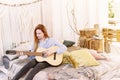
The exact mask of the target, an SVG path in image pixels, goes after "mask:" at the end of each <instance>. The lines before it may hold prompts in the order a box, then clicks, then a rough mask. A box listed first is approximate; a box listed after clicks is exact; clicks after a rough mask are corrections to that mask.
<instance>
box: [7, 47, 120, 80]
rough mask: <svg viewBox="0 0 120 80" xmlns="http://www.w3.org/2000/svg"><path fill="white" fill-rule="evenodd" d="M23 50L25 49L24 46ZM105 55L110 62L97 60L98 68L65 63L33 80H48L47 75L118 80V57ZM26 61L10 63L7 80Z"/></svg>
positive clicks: (71, 79) (62, 79) (64, 78)
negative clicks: (75, 66) (76, 66)
mask: <svg viewBox="0 0 120 80" xmlns="http://www.w3.org/2000/svg"><path fill="white" fill-rule="evenodd" d="M24 48H27V47H25V45H24ZM17 49H20V48H17ZM27 49H28V48H27ZM78 49H80V48H79V47H76V46H72V47H69V48H68V51H73V50H78ZM22 50H23V46H22ZM24 50H25V49H24ZM105 54H106V53H105ZM107 55H108V56H109V57H110V58H111V61H105V60H98V62H99V63H100V65H99V66H89V67H86V66H81V67H78V68H74V66H73V65H72V64H69V63H66V64H62V65H61V66H59V67H49V68H46V69H44V70H42V71H40V72H39V73H38V74H36V76H35V77H34V79H33V80H38V79H39V80H48V79H47V75H48V74H49V73H50V74H52V75H53V76H54V78H56V79H57V80H120V75H119V73H120V62H119V60H120V59H119V57H120V56H119V55H114V53H112V52H111V53H110V54H107ZM28 61H29V60H28V59H27V58H26V59H19V58H18V59H15V60H13V61H11V62H10V67H9V69H8V72H7V73H6V74H7V75H8V78H12V77H13V76H14V75H15V74H16V73H17V72H18V71H19V70H20V69H21V68H22V67H23V65H25V64H26V63H27V62H28ZM41 73H42V74H41ZM25 77H26V76H23V77H22V78H21V79H20V80H24V78H25Z"/></svg>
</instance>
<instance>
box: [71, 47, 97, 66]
mask: <svg viewBox="0 0 120 80" xmlns="http://www.w3.org/2000/svg"><path fill="white" fill-rule="evenodd" d="M69 60H70V61H71V63H72V64H73V66H74V67H75V68H78V67H80V66H97V65H99V62H98V61H96V59H95V58H94V57H93V56H92V55H91V54H90V53H89V52H88V50H87V49H82V50H75V51H72V52H70V56H69Z"/></svg>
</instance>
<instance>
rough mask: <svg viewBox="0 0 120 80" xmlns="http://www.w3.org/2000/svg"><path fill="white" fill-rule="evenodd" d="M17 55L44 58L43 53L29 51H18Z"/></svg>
mask: <svg viewBox="0 0 120 80" xmlns="http://www.w3.org/2000/svg"><path fill="white" fill-rule="evenodd" d="M16 53H18V54H20V53H22V54H24V55H29V56H33V55H34V56H42V52H29V51H16Z"/></svg>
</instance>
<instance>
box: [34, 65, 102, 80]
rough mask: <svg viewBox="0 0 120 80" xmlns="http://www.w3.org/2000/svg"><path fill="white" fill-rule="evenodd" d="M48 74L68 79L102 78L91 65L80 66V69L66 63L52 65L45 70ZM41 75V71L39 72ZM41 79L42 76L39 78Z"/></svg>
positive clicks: (89, 79) (86, 79)
mask: <svg viewBox="0 0 120 80" xmlns="http://www.w3.org/2000/svg"><path fill="white" fill-rule="evenodd" d="M43 71H45V72H47V73H48V74H49V73H50V74H52V75H54V77H55V79H56V80H68V79H75V80H100V78H99V76H98V73H97V71H96V70H95V69H94V70H93V69H92V68H90V67H84V66H83V67H80V68H78V69H75V68H73V66H72V65H70V64H66V65H62V66H60V67H57V68H56V67H50V68H46V69H45V70H43ZM37 75H38V76H35V77H40V75H41V72H39V73H38V74H37ZM39 79H40V78H39Z"/></svg>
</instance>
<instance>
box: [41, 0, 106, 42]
mask: <svg viewBox="0 0 120 80" xmlns="http://www.w3.org/2000/svg"><path fill="white" fill-rule="evenodd" d="M43 5H44V6H43V23H44V24H46V25H47V27H49V29H48V30H49V33H50V34H51V35H52V36H53V37H55V38H57V39H58V40H60V41H61V40H65V39H67V40H73V41H76V42H77V41H78V37H79V35H77V34H76V33H75V32H74V31H73V30H72V29H71V28H70V25H69V23H70V24H71V25H72V27H73V28H75V26H74V24H73V20H72V19H73V16H72V15H71V11H72V9H74V14H75V18H76V27H77V29H78V32H79V30H80V29H84V28H93V27H94V24H98V25H99V27H100V29H101V28H102V27H108V2H107V0H44V3H43ZM67 11H68V12H67Z"/></svg>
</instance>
